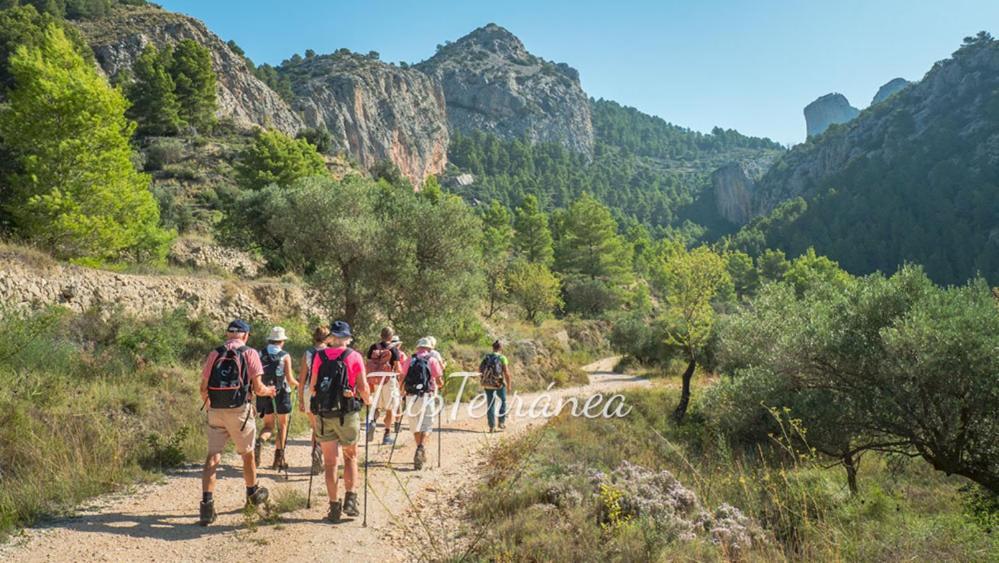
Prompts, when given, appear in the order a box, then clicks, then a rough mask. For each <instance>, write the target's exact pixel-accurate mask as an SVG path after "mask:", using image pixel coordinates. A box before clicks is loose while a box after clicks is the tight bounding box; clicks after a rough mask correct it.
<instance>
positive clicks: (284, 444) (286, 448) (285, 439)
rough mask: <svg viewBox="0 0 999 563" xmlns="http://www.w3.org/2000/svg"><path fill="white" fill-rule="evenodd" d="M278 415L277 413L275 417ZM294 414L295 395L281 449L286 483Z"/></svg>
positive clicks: (292, 399) (292, 397) (292, 398)
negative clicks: (289, 442)
mask: <svg viewBox="0 0 999 563" xmlns="http://www.w3.org/2000/svg"><path fill="white" fill-rule="evenodd" d="M288 392H289V393H290V392H291V389H289V390H288ZM276 414H277V413H275V415H276ZM293 414H295V395H292V396H291V410H290V411H288V424H285V426H286V428H285V429H284V443H282V444H281V447H282V448H283V451H284V480H285V481H287V480H288V465H289V464H288V433H289V432H291V416H292V415H293ZM280 436H281V434H278V437H280Z"/></svg>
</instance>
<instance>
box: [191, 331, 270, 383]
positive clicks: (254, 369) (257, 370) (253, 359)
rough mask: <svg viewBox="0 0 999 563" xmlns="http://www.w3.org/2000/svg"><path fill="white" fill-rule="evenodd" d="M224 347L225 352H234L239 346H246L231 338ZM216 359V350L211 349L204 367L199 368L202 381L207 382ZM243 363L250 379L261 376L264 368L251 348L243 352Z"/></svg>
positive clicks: (217, 354)
mask: <svg viewBox="0 0 999 563" xmlns="http://www.w3.org/2000/svg"><path fill="white" fill-rule="evenodd" d="M224 346H225V349H226V350H235V349H236V348H239V347H240V346H246V343H244V342H243V341H242V340H240V339H238V338H233V339H232V340H226V341H225V344H224ZM218 358H219V352H218V350H214V349H213V350H212V351H211V352H210V353H209V354H208V358H206V359H205V365H204V366H203V367H202V368H201V379H202V381H205V380H207V379H208V377H209V376H210V375H211V374H212V367H214V366H215V360H217V359H218ZM243 362H245V364H246V373H247V375H249V376H250V377H251V378H252V377H257V376H258V375H263V373H264V366H263V365H262V364H261V363H260V354H258V353H257V351H256V350H254V349H253V348H247V349H246V351H245V352H243Z"/></svg>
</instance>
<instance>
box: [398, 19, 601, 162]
mask: <svg viewBox="0 0 999 563" xmlns="http://www.w3.org/2000/svg"><path fill="white" fill-rule="evenodd" d="M417 68H418V69H420V70H421V71H423V72H426V73H427V74H428V75H430V76H432V77H434V78H435V79H437V80H439V81H440V83H441V84H442V86H443V88H444V97H445V99H446V100H447V114H448V123H449V124H450V126H451V128H452V129H454V130H458V131H461V132H463V133H468V132H471V131H483V132H486V133H491V134H495V135H497V136H499V137H501V138H507V139H528V140H530V141H531V142H534V143H542V142H551V143H559V144H562V145H564V146H566V147H567V148H569V149H570V150H573V151H576V152H581V153H586V154H589V153H590V152H591V151H592V150H593V124H592V122H591V117H590V105H589V98H588V97H587V95H586V93H585V92H583V89H582V87H581V86H580V84H579V73H578V72H577V71H576V70H575V69H573V68H571V67H569V66H568V65H566V64H564V63H559V64H556V63H553V62H550V61H546V60H544V59H542V58H539V57H536V56H534V55H532V54H531V53H529V52H528V51H527V49H526V48H525V47H524V44H523V43H522V42H521V41H520V39H518V38H517V37H515V36H514V35H513V34H512V33H510V32H509V31H507V30H506V29H504V28H502V27H500V26H498V25H496V24H489V25H487V26H485V27H481V28H479V29H476V30H475V31H473V32H472V33H470V34H468V35H466V36H465V37H462V38H461V39H459V40H458V41H455V42H454V43H451V44H449V45H446V46H444V47H443V48H441V49H440V50H439V51H438V52H437V54H436V55H434V56H433V57H431V58H430V59H429V60H427V61H424V62H422V63H420V64H419V65H417Z"/></svg>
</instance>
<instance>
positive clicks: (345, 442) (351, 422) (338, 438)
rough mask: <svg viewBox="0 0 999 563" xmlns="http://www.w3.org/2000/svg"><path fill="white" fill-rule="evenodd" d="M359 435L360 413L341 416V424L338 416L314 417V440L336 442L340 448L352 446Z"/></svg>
mask: <svg viewBox="0 0 999 563" xmlns="http://www.w3.org/2000/svg"><path fill="white" fill-rule="evenodd" d="M360 433H361V412H360V411H358V412H352V413H350V414H345V415H343V424H340V417H339V416H319V415H316V440H318V441H320V442H336V443H338V444H340V445H341V446H353V445H354V444H356V443H357V436H358V435H359V434H360Z"/></svg>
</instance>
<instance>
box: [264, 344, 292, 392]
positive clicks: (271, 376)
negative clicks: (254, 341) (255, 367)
mask: <svg viewBox="0 0 999 563" xmlns="http://www.w3.org/2000/svg"><path fill="white" fill-rule="evenodd" d="M287 355H288V352H285V351H284V350H281V351H280V352H278V353H277V354H270V353H268V352H267V350H266V349H264V350H262V351H261V352H260V363H261V365H262V367H263V368H264V375H263V377H261V380H262V383H263V384H264V385H273V386H274V387H277V388H278V391H288V390H289V389H288V381H287V380H286V379H285V378H284V357H285V356H287Z"/></svg>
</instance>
